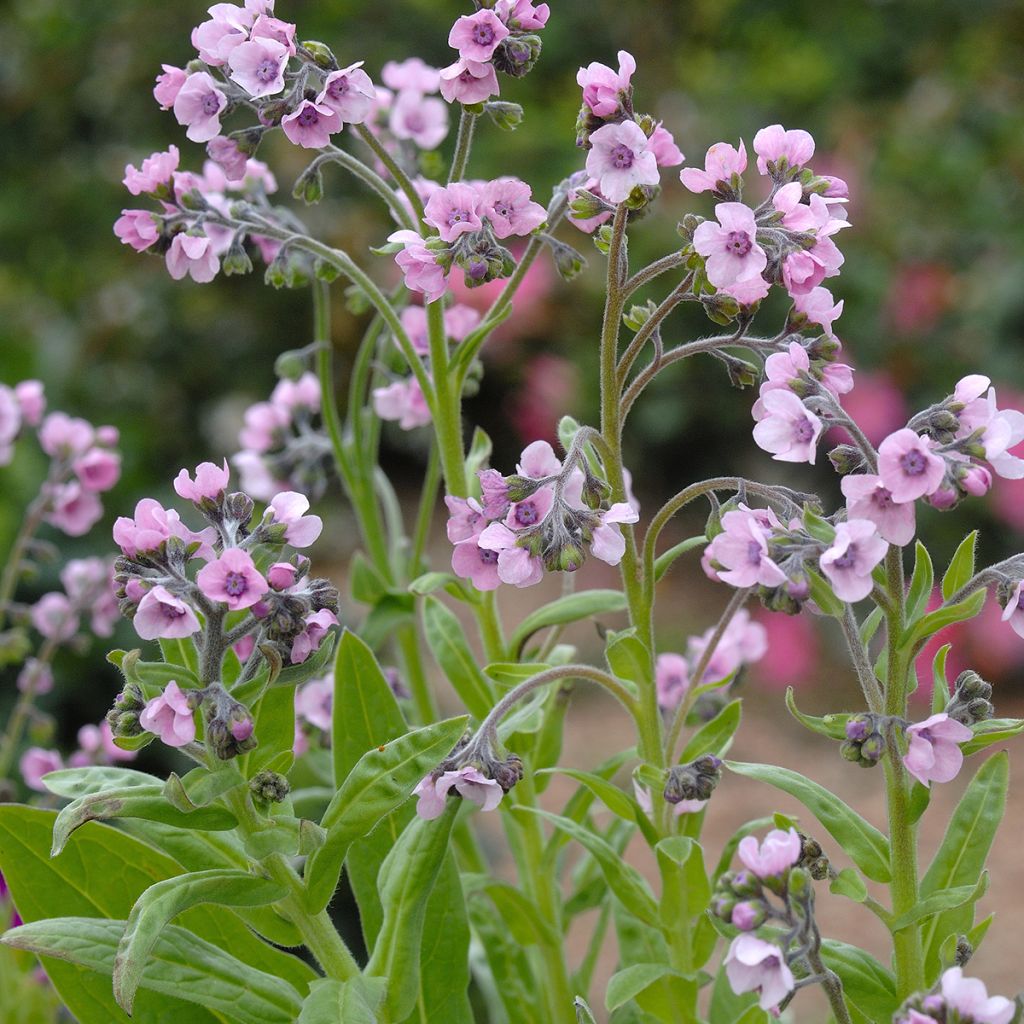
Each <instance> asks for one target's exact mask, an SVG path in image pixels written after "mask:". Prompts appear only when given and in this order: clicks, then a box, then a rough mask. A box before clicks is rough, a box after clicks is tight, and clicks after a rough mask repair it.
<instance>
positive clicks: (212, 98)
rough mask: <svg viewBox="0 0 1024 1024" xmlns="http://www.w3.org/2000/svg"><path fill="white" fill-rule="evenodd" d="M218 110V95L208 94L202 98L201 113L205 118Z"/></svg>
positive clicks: (214, 93)
mask: <svg viewBox="0 0 1024 1024" xmlns="http://www.w3.org/2000/svg"><path fill="white" fill-rule="evenodd" d="M218 110H220V93H216V92H208V93H207V94H206V95H205V96H204V97H203V113H204V114H206V115H207V116H210V115H212V114H216V113H217V111H218Z"/></svg>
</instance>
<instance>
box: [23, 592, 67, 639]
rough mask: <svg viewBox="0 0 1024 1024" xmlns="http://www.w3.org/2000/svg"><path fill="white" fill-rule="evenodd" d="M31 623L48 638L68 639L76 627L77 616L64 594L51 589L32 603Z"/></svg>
mask: <svg viewBox="0 0 1024 1024" xmlns="http://www.w3.org/2000/svg"><path fill="white" fill-rule="evenodd" d="M31 615H32V625H33V626H35V627H36V629H37V630H39V632H40V633H42V635H43V636H45V637H46V638H47V639H48V640H56V641H58V642H60V641H63V640H70V639H71V637H73V636H74V635H75V632H76V630H77V629H78V616H77V615H76V614H75V611H74V609H73V608H72V607H71V602H70V601H69V600H68V598H67V595H66V594H62V593H60V592H59V591H56V590H54V591H51V592H50V593H49V594H43V596H42V597H41V598H39V600H38V601H36V603H35V604H34V605H32V612H31Z"/></svg>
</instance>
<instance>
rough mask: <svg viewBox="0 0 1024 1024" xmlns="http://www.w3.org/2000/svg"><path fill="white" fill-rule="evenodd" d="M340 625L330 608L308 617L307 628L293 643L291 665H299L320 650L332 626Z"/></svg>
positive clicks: (322, 609)
mask: <svg viewBox="0 0 1024 1024" xmlns="http://www.w3.org/2000/svg"><path fill="white" fill-rule="evenodd" d="M336 625H338V616H337V615H335V614H334V612H332V611H331V610H330V609H329V608H321V609H320V611H318V612H313V613H312V614H310V615H307V616H306V627H305V629H303V631H302V632H301V633H300V634H299V635H298V636H297V637H296V638H295V639H294V640H293V641H292V650H291V655H290V659H291V663H292V664H293V665H298V664H301V663H302V662H304V661H305V660H306V659H307V658H308V657H309V656H310V655H311V654H312V653H313V652H314V651H316V650H318V649H319V647H320V644H321V642H322V641H323V638H324V637H325V636H326V635H327V634H328V632H330V629H331V626H336Z"/></svg>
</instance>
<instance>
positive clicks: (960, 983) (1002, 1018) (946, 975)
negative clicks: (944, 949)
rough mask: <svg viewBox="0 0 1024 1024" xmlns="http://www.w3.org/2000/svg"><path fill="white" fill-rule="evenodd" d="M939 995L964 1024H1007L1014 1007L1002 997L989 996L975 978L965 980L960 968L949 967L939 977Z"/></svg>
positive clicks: (1014, 1011) (980, 982) (1014, 1010)
mask: <svg viewBox="0 0 1024 1024" xmlns="http://www.w3.org/2000/svg"><path fill="white" fill-rule="evenodd" d="M941 985H942V995H943V998H944V999H945V1001H946V1006H947V1007H952V1008H953V1009H955V1010H956V1011H957V1012H958V1013H959V1014H960V1017H961V1018H962V1019H963V1020H970V1021H973V1024H1010V1021H1011V1020H1013V1017H1014V1014H1015V1013H1016V1009H1017V1008H1016V1005H1015V1004H1014V1003H1013V1002H1012V1001H1011V1000H1009V999H1006V998H1004V997H1003V996H990V995H989V994H988V990H987V989H986V988H985V984H984V982H982V981H979V980H978V979H977V978H965V977H964V972H963V968H962V967H949V968H947V969H946V970H945V971H943V973H942V981H941Z"/></svg>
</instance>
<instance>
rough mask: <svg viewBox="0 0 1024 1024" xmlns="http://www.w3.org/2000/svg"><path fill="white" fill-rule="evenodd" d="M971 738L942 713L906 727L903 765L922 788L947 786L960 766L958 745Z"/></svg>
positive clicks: (961, 763)
mask: <svg viewBox="0 0 1024 1024" xmlns="http://www.w3.org/2000/svg"><path fill="white" fill-rule="evenodd" d="M973 735H974V733H973V732H971V730H970V729H969V728H968V727H967V726H966V725H964V724H963V723H961V722H958V721H956V720H955V719H953V718H950V717H949V715H947V714H946V713H945V712H940V713H939V714H937V715H932V716H931V717H930V718H926V719H925V720H924V721H923V722H917V723H915V724H914V725H909V726H907V742H908V749H907V752H906V754H904V755H903V764H904V765H905V766H906V769H907V771H908V772H910V774H911V775H913V776H914V778H915V779H917V781H918V782H920V783H921V785H922V786H927V785H929V783H930V782H950V781H951V780H952V779H955V778H956V776H957V774H958V773H959V771H960V768H961V766H962V765H963V763H964V755H963V751H961V749H960V744H961V743H965V742H966V741H967V740H969V739H970V738H971V737H972V736H973Z"/></svg>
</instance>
